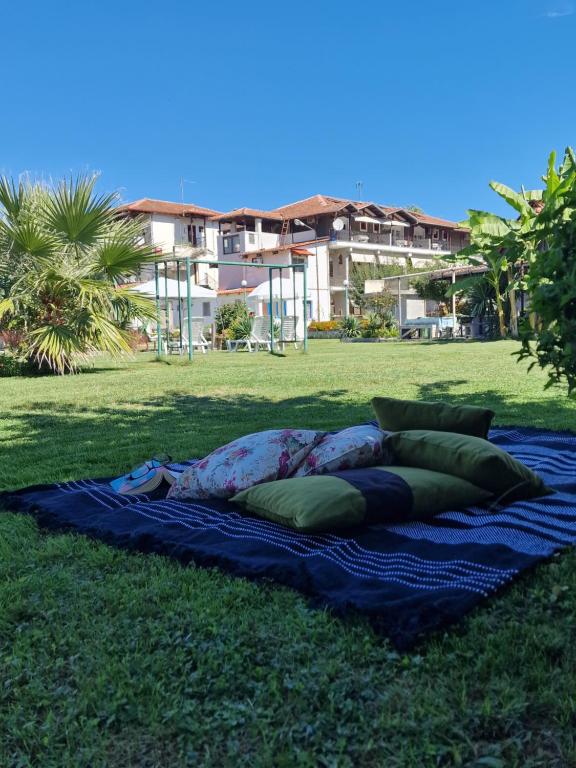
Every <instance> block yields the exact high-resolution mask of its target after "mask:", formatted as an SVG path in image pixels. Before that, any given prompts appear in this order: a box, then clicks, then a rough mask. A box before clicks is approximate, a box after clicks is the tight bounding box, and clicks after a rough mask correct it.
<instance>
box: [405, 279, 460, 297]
mask: <svg viewBox="0 0 576 768" xmlns="http://www.w3.org/2000/svg"><path fill="white" fill-rule="evenodd" d="M450 286H451V283H450V281H449V280H431V279H430V278H428V277H420V278H418V279H417V280H413V281H412V288H414V290H415V291H416V293H417V295H418V298H419V299H424V300H426V301H435V302H436V303H438V304H448V302H449V301H450Z"/></svg>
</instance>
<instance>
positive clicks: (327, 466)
mask: <svg viewBox="0 0 576 768" xmlns="http://www.w3.org/2000/svg"><path fill="white" fill-rule="evenodd" d="M387 434H388V433H387V432H384V431H383V430H381V429H379V428H378V427H375V426H373V425H372V424H362V425H360V426H358V427H349V428H348V429H343V430H342V431H341V432H337V433H336V434H335V435H326V436H325V437H324V438H323V439H322V441H321V442H320V444H319V445H317V446H316V447H315V448H313V450H312V451H310V453H309V454H308V455H307V456H306V458H305V459H304V461H303V463H302V464H301V465H300V466H299V467H298V468H297V469H296V470H295V472H294V473H293V475H292V477H305V476H306V475H324V474H327V473H329V472H342V471H343V470H345V469H355V468H358V467H371V466H374V465H375V464H391V463H392V461H391V459H390V457H389V455H388V450H387V449H386V447H385V445H384V439H385V437H386V435H387Z"/></svg>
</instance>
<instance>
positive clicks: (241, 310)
mask: <svg viewBox="0 0 576 768" xmlns="http://www.w3.org/2000/svg"><path fill="white" fill-rule="evenodd" d="M248 317H249V314H248V307H247V306H246V304H245V303H244V302H243V301H235V302H233V303H232V304H223V305H222V306H221V307H218V310H217V311H216V317H215V321H216V333H224V331H226V330H227V329H228V328H231V327H232V325H233V324H234V322H235V321H236V320H238V319H240V318H248Z"/></svg>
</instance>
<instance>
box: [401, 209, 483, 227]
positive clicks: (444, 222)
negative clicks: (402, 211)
mask: <svg viewBox="0 0 576 768" xmlns="http://www.w3.org/2000/svg"><path fill="white" fill-rule="evenodd" d="M408 213H409V214H410V215H411V216H414V218H415V219H416V220H417V221H418V223H419V224H428V225H431V226H435V227H445V228H446V229H461V230H463V231H465V232H468V229H467V228H466V227H461V226H460V224H458V223H457V222H456V221H449V220H448V219H439V218H437V217H436V216H428V214H427V213H419V212H417V211H408Z"/></svg>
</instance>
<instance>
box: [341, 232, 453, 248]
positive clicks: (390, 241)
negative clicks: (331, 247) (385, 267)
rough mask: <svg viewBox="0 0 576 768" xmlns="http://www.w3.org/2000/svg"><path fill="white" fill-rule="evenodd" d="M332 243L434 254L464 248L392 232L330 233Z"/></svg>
mask: <svg viewBox="0 0 576 768" xmlns="http://www.w3.org/2000/svg"><path fill="white" fill-rule="evenodd" d="M330 243H331V244H332V243H358V244H363V245H369V246H370V245H374V246H380V247H382V248H391V249H394V250H397V249H398V250H401V251H403V252H404V251H414V250H416V249H419V250H425V251H432V252H434V253H436V252H438V253H452V251H454V252H455V251H457V250H459V249H460V248H461V247H462V246H460V245H458V246H457V247H454V248H452V246H451V245H450V242H449V241H448V240H436V239H431V238H429V237H413V238H409V237H404V238H402V237H398V236H397V235H393V234H391V233H390V232H385V233H383V232H359V231H350V230H343V231H341V232H336V231H335V230H332V231H331V232H330Z"/></svg>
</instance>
